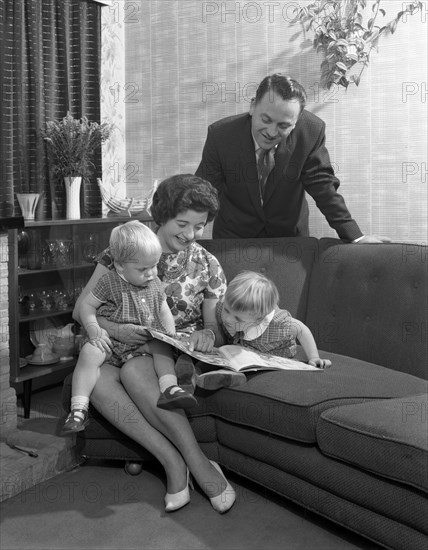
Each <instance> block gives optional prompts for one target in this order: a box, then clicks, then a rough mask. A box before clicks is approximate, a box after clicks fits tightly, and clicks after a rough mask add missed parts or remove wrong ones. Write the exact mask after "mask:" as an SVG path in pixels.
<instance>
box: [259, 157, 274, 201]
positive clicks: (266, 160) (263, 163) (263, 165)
mask: <svg viewBox="0 0 428 550" xmlns="http://www.w3.org/2000/svg"><path fill="white" fill-rule="evenodd" d="M274 155H275V147H272V149H262V148H261V147H260V149H258V158H259V160H258V161H257V170H258V173H259V191H260V200H261V203H262V204H263V198H264V195H265V189H266V182H267V179H268V177H269V174H270V173H271V171H272V169H273V167H274V166H275V157H274Z"/></svg>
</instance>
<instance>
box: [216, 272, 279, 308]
mask: <svg viewBox="0 0 428 550" xmlns="http://www.w3.org/2000/svg"><path fill="white" fill-rule="evenodd" d="M224 300H225V302H227V305H228V306H229V307H230V309H231V310H233V311H236V312H238V311H239V312H241V313H254V315H255V318H256V319H263V318H264V317H266V315H268V314H269V313H270V312H271V311H273V310H274V309H275V308H276V307H277V305H278V302H279V293H278V289H277V288H276V285H275V283H274V282H273V281H271V280H270V279H268V278H267V277H265V276H264V275H262V274H261V273H256V272H255V271H242V272H241V273H238V275H236V277H234V278H233V279H232V281H231V282H230V283H229V284H228V286H227V290H226V294H225V296H224Z"/></svg>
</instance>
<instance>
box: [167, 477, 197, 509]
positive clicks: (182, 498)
mask: <svg viewBox="0 0 428 550" xmlns="http://www.w3.org/2000/svg"><path fill="white" fill-rule="evenodd" d="M189 485H190V487H191V488H192V489H193V483H192V480H191V479H190V475H189V469H187V483H186V487H185V488H184V489H183V490H182V491H179V492H178V493H172V494H171V493H166V495H165V512H175V511H176V510H179V509H180V508H183V507H184V506H186V504H189V502H190V491H189Z"/></svg>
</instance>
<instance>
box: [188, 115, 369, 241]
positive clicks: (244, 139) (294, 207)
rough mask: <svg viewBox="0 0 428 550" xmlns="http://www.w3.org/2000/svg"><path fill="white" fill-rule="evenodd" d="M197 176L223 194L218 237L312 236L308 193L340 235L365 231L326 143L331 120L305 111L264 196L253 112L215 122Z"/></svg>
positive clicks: (216, 224)
mask: <svg viewBox="0 0 428 550" xmlns="http://www.w3.org/2000/svg"><path fill="white" fill-rule="evenodd" d="M196 175H197V176H199V177H202V178H204V179H206V180H208V181H209V182H211V183H212V185H213V186H214V187H216V188H217V190H218V192H219V197H220V211H219V213H218V215H217V217H216V219H215V220H214V226H213V237H214V238H234V237H236V238H254V237H293V236H308V235H309V227H308V204H307V201H306V198H305V192H307V193H309V195H311V197H313V199H314V200H315V202H316V204H317V206H318V208H319V209H320V210H321V212H322V213H323V214H324V216H325V218H326V219H327V221H328V223H329V224H330V226H331V227H332V228H333V229H335V231H336V232H337V233H338V235H339V237H340V238H342V239H347V240H350V241H352V240H354V239H356V238H358V237H360V236H361V235H362V233H361V231H360V229H359V227H358V225H357V223H356V222H355V221H354V220H353V219H352V217H351V214H350V213H349V211H348V209H347V207H346V205H345V201H344V200H343V197H342V196H341V195H340V194H339V193H338V192H337V188H338V187H339V180H338V179H337V178H336V177H335V175H334V171H333V168H332V166H331V163H330V157H329V154H328V151H327V149H326V147H325V123H324V122H323V121H322V120H321V119H320V118H318V117H317V116H315V115H314V114H312V113H310V112H309V111H306V110H304V111H303V112H302V114H301V116H300V118H299V120H298V122H297V124H296V127H295V128H294V130H293V131H292V132H291V134H290V135H289V136H288V138H287V139H286V140H284V141H283V142H281V143H280V144H279V145H278V147H277V150H276V153H275V167H274V169H273V170H272V172H271V173H270V175H269V178H268V180H267V183H266V191H265V197H264V201H263V206H262V204H261V201H260V195H259V183H258V174H257V165H256V157H255V148H254V141H253V138H252V134H251V116H250V115H249V114H247V113H245V114H242V115H237V116H232V117H227V118H224V119H222V120H219V121H217V122H215V123H214V124H212V125H211V126H209V128H208V135H207V139H206V142H205V146H204V149H203V154H202V160H201V163H200V165H199V167H198V169H197V171H196Z"/></svg>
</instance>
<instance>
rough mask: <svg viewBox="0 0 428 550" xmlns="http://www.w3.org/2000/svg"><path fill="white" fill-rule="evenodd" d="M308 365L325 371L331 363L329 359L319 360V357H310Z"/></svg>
mask: <svg viewBox="0 0 428 550" xmlns="http://www.w3.org/2000/svg"><path fill="white" fill-rule="evenodd" d="M308 365H312V366H313V367H317V368H318V369H326V368H328V367H331V361H330V359H321V358H320V357H312V358H311V359H309V361H308Z"/></svg>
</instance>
